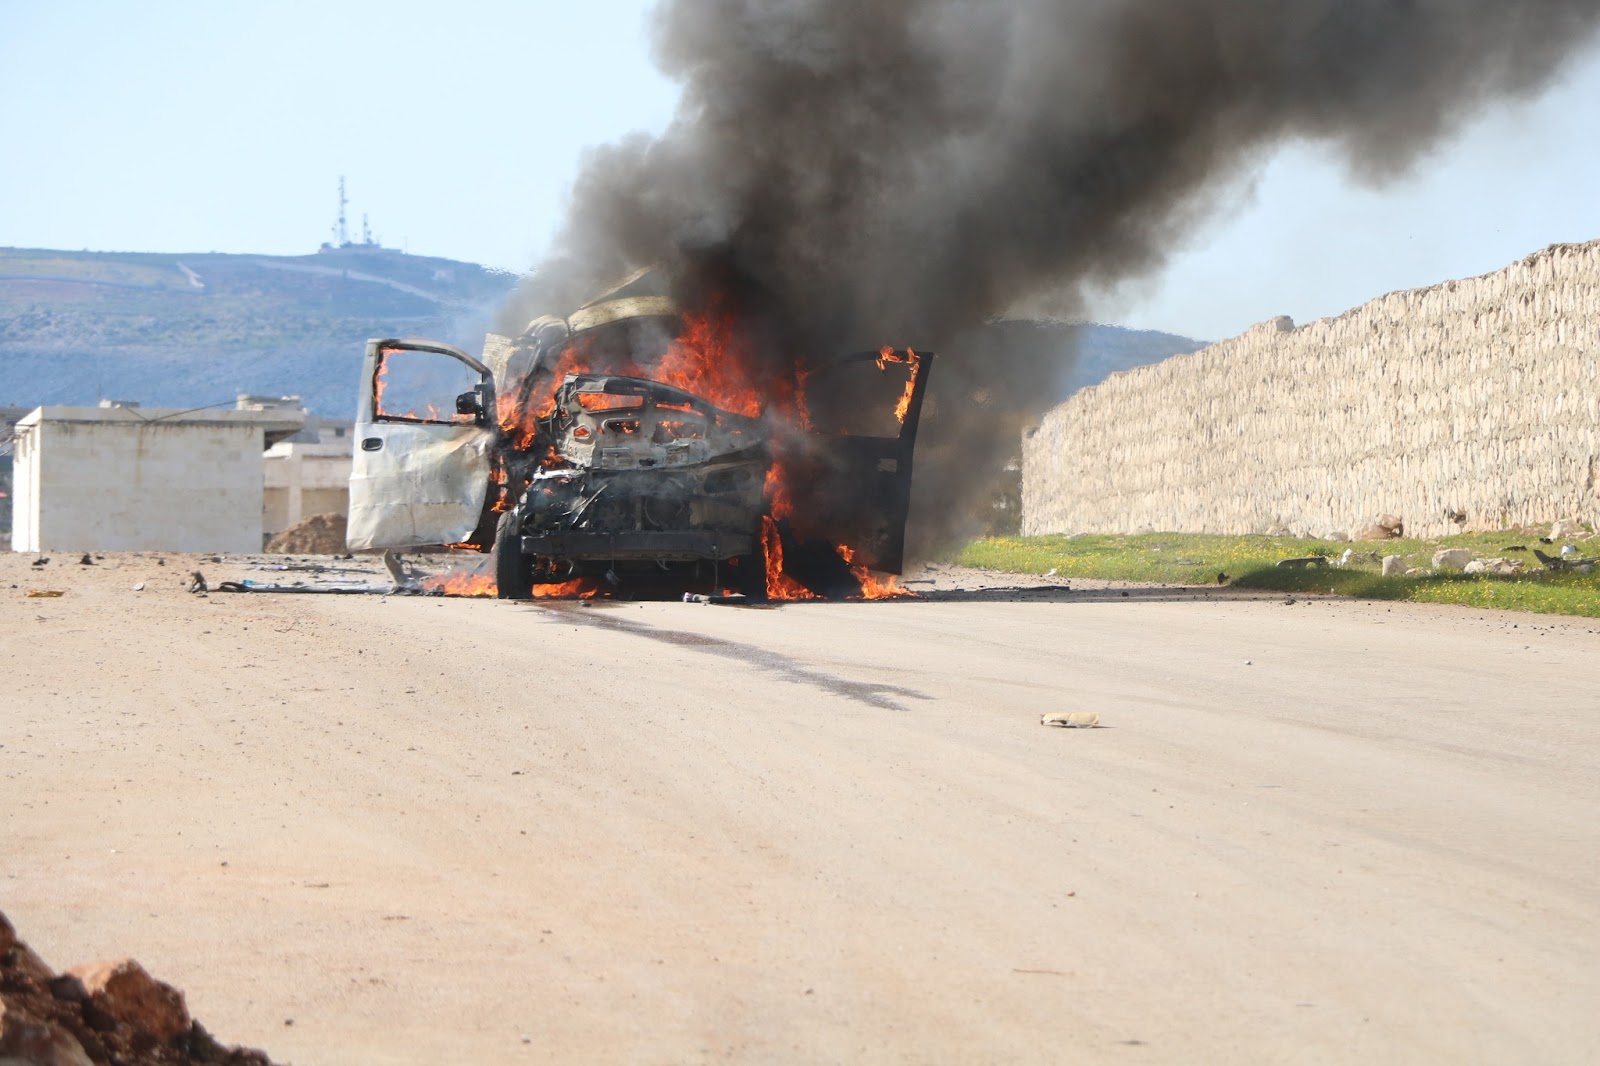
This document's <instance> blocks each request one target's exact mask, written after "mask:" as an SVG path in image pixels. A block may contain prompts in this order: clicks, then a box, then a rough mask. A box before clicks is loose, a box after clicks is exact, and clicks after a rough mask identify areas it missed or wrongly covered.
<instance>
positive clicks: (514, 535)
mask: <svg viewBox="0 0 1600 1066" xmlns="http://www.w3.org/2000/svg"><path fill="white" fill-rule="evenodd" d="M489 558H490V560H491V561H492V562H493V564H494V594H495V598H496V599H501V600H531V599H533V560H532V559H530V558H528V557H527V556H526V555H523V554H522V516H521V515H520V514H518V513H517V510H516V508H512V509H511V510H509V511H507V512H505V513H504V514H502V515H501V516H500V521H499V522H497V523H496V524H495V527H494V546H493V547H492V548H490V549H489Z"/></svg>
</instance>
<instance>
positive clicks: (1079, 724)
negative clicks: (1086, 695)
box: [1039, 711, 1100, 729]
mask: <svg viewBox="0 0 1600 1066" xmlns="http://www.w3.org/2000/svg"><path fill="white" fill-rule="evenodd" d="M1039 724H1040V725H1056V726H1060V727H1061V728H1063V729H1096V728H1098V727H1099V725H1100V715H1099V714H1098V713H1097V712H1095V711H1061V712H1057V713H1055V714H1047V715H1044V716H1043V717H1041V718H1040V719H1039Z"/></svg>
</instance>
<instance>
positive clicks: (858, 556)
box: [793, 352, 933, 574]
mask: <svg viewBox="0 0 1600 1066" xmlns="http://www.w3.org/2000/svg"><path fill="white" fill-rule="evenodd" d="M907 354H908V355H909V356H910V357H911V360H912V361H911V363H910V364H909V368H910V371H909V372H910V375H911V376H910V378H909V383H910V384H909V391H908V392H907V394H906V402H905V411H904V418H903V420H902V421H900V423H899V425H898V433H897V434H896V435H895V436H892V437H882V436H860V435H841V436H832V437H828V436H819V437H817V438H816V441H815V443H816V446H815V447H814V448H812V449H810V450H809V453H808V454H807V455H805V456H804V457H803V458H802V459H801V460H800V461H801V463H803V465H804V469H805V471H806V475H807V476H806V479H805V484H804V487H803V491H802V493H801V496H802V498H803V499H804V501H805V505H804V506H803V507H801V508H799V509H798V512H797V514H796V515H795V517H794V522H793V524H794V529H795V533H796V535H797V536H798V537H799V538H800V539H801V540H802V541H810V540H813V539H820V540H823V541H826V542H827V543H828V544H833V545H839V544H847V545H849V546H850V547H851V548H853V549H854V550H855V558H854V559H853V560H852V561H853V562H854V563H855V564H857V565H860V566H865V567H867V568H869V569H872V570H878V571H882V572H884V573H889V574H898V573H900V572H901V570H902V569H903V568H904V566H905V534H906V516H907V514H908V513H909V512H910V509H911V463H912V457H913V455H914V453H915V450H916V444H917V425H918V422H919V420H920V419H921V416H922V401H923V398H924V397H925V396H926V395H927V388H928V373H929V371H930V370H931V369H932V366H933V353H932V352H909V353H907ZM880 358H881V355H880V353H877V352H861V353H858V354H855V355H850V356H846V357H844V358H843V359H841V360H839V361H837V363H836V364H835V366H836V367H838V368H840V369H842V370H845V371H851V370H856V369H860V370H870V369H871V365H872V364H874V363H877V362H878V361H879V359H880ZM846 380H847V378H846Z"/></svg>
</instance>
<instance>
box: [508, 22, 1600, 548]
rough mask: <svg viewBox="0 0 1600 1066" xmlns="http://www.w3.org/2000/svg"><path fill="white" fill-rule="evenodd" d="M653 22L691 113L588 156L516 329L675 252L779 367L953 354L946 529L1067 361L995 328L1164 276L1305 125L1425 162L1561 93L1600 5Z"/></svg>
mask: <svg viewBox="0 0 1600 1066" xmlns="http://www.w3.org/2000/svg"><path fill="white" fill-rule="evenodd" d="M654 17H655V34H656V45H657V51H658V58H659V62H660V64H661V66H662V67H663V69H664V70H665V71H666V72H667V73H668V74H669V75H671V76H673V77H674V78H676V79H678V80H679V81H680V82H681V83H682V85H683V97H682V101H681V105H680V109H679V111H678V114H677V116H676V118H675V120H674V121H673V123H672V124H671V126H670V127H669V128H668V129H667V130H666V132H665V133H664V134H662V135H661V136H660V137H658V138H645V137H637V138H633V139H629V140H625V141H623V142H621V143H618V144H614V145H611V146H608V147H604V148H599V149H595V150H594V151H593V152H592V153H591V154H590V155H589V156H588V157H587V160H586V163H585V165H584V167H583V169H582V173H581V175H580V176H579V177H578V179H577V182H576V185H575V188H574V193H573V201H572V207H571V214H570V217H569V219H568V222H567V225H566V228H565V231H564V233H563V235H562V237H561V238H560V239H559V240H558V242H557V254H556V255H554V256H553V257H552V258H551V259H550V260H549V261H547V262H546V263H544V264H543V265H542V266H541V267H540V268H539V269H538V270H537V271H536V272H535V274H534V275H533V276H532V281H531V283H530V285H529V286H528V287H527V288H526V290H525V291H524V293H523V294H522V296H521V299H520V300H519V303H518V305H517V306H516V307H515V309H514V310H513V311H511V312H510V314H509V316H508V317H509V318H511V319H513V320H520V321H526V320H527V317H528V312H529V311H530V310H532V309H540V310H542V309H546V308H550V307H563V306H566V307H570V306H574V305H575V302H576V301H577V300H578V299H579V298H580V297H582V296H589V295H593V294H594V293H595V292H597V291H600V289H601V288H603V286H604V284H605V283H606V282H607V281H610V280H613V279H616V278H619V277H621V276H623V275H625V274H627V273H629V272H630V271H632V270H634V269H637V268H639V267H643V266H646V265H651V264H657V265H662V266H664V267H665V268H667V270H668V271H669V272H670V275H671V277H672V278H673V279H674V282H675V283H676V284H677V286H678V287H679V289H680V292H681V293H682V294H683V295H685V297H686V298H688V299H690V300H691V301H692V300H694V299H696V298H698V297H700V296H702V295H703V294H704V293H706V292H708V291H712V290H715V291H717V292H718V293H719V294H720V295H721V296H722V297H723V298H727V299H731V300H732V302H733V303H734V304H735V305H736V306H738V307H739V308H740V309H741V311H742V312H743V313H744V315H745V316H746V318H747V320H748V321H749V322H750V323H752V324H753V328H754V335H755V336H757V337H759V338H760V339H761V345H762V349H763V351H764V352H765V354H766V356H767V357H768V358H770V359H772V360H775V361H778V362H780V363H781V362H782V361H787V360H794V359H804V358H806V357H807V354H808V353H831V352H838V351H844V350H848V349H854V348H861V347H877V346H878V345H880V344H885V343H887V344H894V345H897V346H905V345H915V346H917V347H926V348H932V349H935V350H937V351H939V352H940V362H939V365H938V366H937V368H936V369H935V371H934V376H933V386H934V399H935V408H936V409H935V411H934V412H933V417H931V418H929V419H928V420H927V421H926V423H925V425H924V429H923V434H924V436H923V440H922V442H921V444H920V445H919V459H918V463H919V467H918V482H919V496H920V499H921V501H922V502H923V503H924V504H927V503H934V504H936V506H933V507H924V508H923V511H924V513H925V514H931V513H937V514H939V515H941V516H948V515H952V514H955V513H957V512H958V509H959V508H958V505H959V504H962V503H965V502H967V501H969V500H970V499H972V498H973V497H974V496H975V495H977V496H983V495H985V494H986V491H987V485H988V484H989V478H990V477H991V476H992V474H993V472H994V470H995V469H996V467H997V460H999V461H1001V462H1003V460H1004V457H1005V456H1007V455H1009V454H1011V453H1012V452H1014V451H1015V450H1016V448H1017V439H1016V435H1015V434H1016V432H1017V429H1018V428H1019V427H1020V425H1021V424H1022V422H1023V420H1025V419H1027V418H1030V417H1034V416H1036V415H1037V414H1038V413H1039V412H1040V411H1041V410H1042V409H1043V408H1044V407H1045V406H1048V405H1049V404H1052V403H1054V402H1056V401H1058V400H1060V399H1061V398H1062V397H1061V396H1060V395H1059V393H1058V391H1057V383H1058V382H1059V378H1060V375H1061V374H1062V373H1064V371H1065V370H1066V369H1067V367H1066V365H1065V364H1066V362H1067V358H1066V355H1065V353H1060V352H1059V351H1056V352H1049V353H1041V352H1038V351H1030V352H1027V353H1024V354H1022V355H1021V356H1017V357H1010V356H1009V355H1008V353H1007V351H1006V350H1005V346H1004V345H996V344H993V343H988V344H982V343H975V342H973V341H972V340H971V338H972V337H973V336H974V335H973V334H972V332H971V331H972V330H973V329H974V328H975V327H978V326H979V325H980V324H982V323H984V322H986V321H987V320H990V319H992V318H994V317H995V316H998V315H1000V314H1002V313H1004V312H1005V311H1006V310H1007V309H1008V308H1011V307H1014V306H1016V305H1018V304H1019V303H1022V302H1024V301H1027V300H1029V299H1030V298H1035V297H1039V296H1041V295H1048V296H1049V297H1050V302H1051V304H1052V306H1056V307H1068V308H1071V307H1072V306H1073V305H1074V295H1075V294H1076V293H1077V292H1078V291H1079V289H1080V288H1081V287H1083V286H1085V285H1086V284H1094V283H1108V282H1114V281H1116V280H1119V279H1123V278H1127V277H1130V276H1135V275H1138V274H1140V273H1143V272H1146V271H1148V270H1150V269H1151V268H1152V267H1154V266H1156V265H1157V264H1158V263H1159V262H1160V260H1161V258H1162V256H1163V254H1164V253H1165V252H1166V250H1167V249H1169V248H1171V247H1173V246H1174V244H1175V243H1176V241H1177V238H1178V237H1180V236H1181V235H1182V233H1183V232H1184V231H1185V230H1186V228H1187V227H1189V226H1190V225H1191V224H1192V223H1194V222H1195V221H1196V220H1197V219H1198V218H1199V217H1200V216H1201V215H1202V214H1203V213H1204V211H1205V209H1206V207H1207V206H1208V197H1209V196H1210V195H1211V194H1212V193H1213V192H1214V191H1215V190H1216V189H1217V188H1218V187H1219V184H1220V183H1222V182H1224V181H1225V180H1226V179H1228V178H1229V177H1233V176H1237V175H1239V174H1240V173H1241V172H1243V171H1246V170H1247V169H1248V168H1249V167H1250V166H1251V165H1252V164H1254V163H1257V162H1259V161H1260V160H1261V158H1262V156H1263V154H1264V153H1265V152H1266V151H1267V150H1268V149H1270V148H1271V147H1272V146H1274V145H1276V144H1279V143H1282V142H1284V141H1287V140H1291V139H1305V140H1311V141H1319V142H1327V143H1330V144H1331V145H1333V146H1335V147H1336V148H1337V149H1339V150H1340V151H1341V152H1342V154H1343V155H1344V157H1345V158H1347V159H1348V161H1349V165H1350V167H1351V168H1352V170H1353V171H1354V172H1355V173H1356V174H1357V175H1358V176H1359V177H1362V178H1365V179H1370V180H1374V181H1381V180H1382V179H1384V178H1387V177H1392V176H1394V175H1397V174H1399V173H1401V172H1403V171H1404V170H1405V169H1406V168H1407V167H1408V166H1409V165H1410V164H1412V163H1413V162H1414V161H1415V160H1416V159H1417V158H1418V157H1419V156H1420V155H1422V154H1423V153H1425V152H1426V151H1428V149H1429V148H1430V147H1432V146H1433V145H1435V144H1437V143H1438V142H1439V141H1440V139H1441V138H1443V137H1446V136H1448V135H1449V134H1450V133H1451V132H1452V131H1453V130H1454V129H1455V128H1456V127H1458V126H1459V125H1460V124H1461V123H1462V122H1463V121H1464V120H1465V119H1466V118H1467V117H1469V116H1470V115H1471V114H1472V113H1473V112H1474V111H1475V110H1477V109H1478V108H1480V107H1481V106H1482V105H1484V104H1485V103H1487V102H1489V101H1492V100H1495V99H1500V98H1505V97H1517V96H1527V95H1530V94H1533V93H1535V92H1536V91H1538V90H1539V89H1540V88H1542V87H1543V86H1545V85H1546V84H1547V83H1548V82H1549V81H1550V80H1551V79H1552V77H1553V76H1554V75H1555V74H1556V73H1557V72H1558V70H1559V69H1560V67H1561V65H1562V63H1563V61H1565V60H1566V59H1568V58H1570V57H1571V56H1572V55H1573V54H1574V53H1575V52H1577V51H1578V50H1580V49H1582V48H1583V47H1585V46H1586V45H1587V44H1588V42H1589V41H1590V40H1591V39H1592V37H1593V34H1594V31H1595V29H1596V26H1597V24H1600V0H1003V2H980V0H922V2H915V0H665V2H664V3H663V4H662V5H661V7H660V8H659V9H658V10H657V12H656V13H655V16H654ZM1315 209H1316V208H1315V205H1314V204H1308V205H1307V210H1308V211H1314V210H1315ZM1308 254H1314V252H1312V253H1308ZM964 336H965V337H966V338H967V343H966V344H965V346H963V337H964ZM924 532H926V530H924Z"/></svg>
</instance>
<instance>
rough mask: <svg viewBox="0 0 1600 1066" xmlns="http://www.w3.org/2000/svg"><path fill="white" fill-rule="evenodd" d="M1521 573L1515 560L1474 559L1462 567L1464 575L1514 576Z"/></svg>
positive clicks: (1520, 567) (1520, 568)
mask: <svg viewBox="0 0 1600 1066" xmlns="http://www.w3.org/2000/svg"><path fill="white" fill-rule="evenodd" d="M1521 571H1522V563H1521V561H1520V560H1517V559H1498V558H1496V559H1474V560H1472V561H1471V562H1469V563H1468V564H1467V565H1466V566H1464V567H1462V573H1465V574H1516V573H1520V572H1521Z"/></svg>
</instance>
